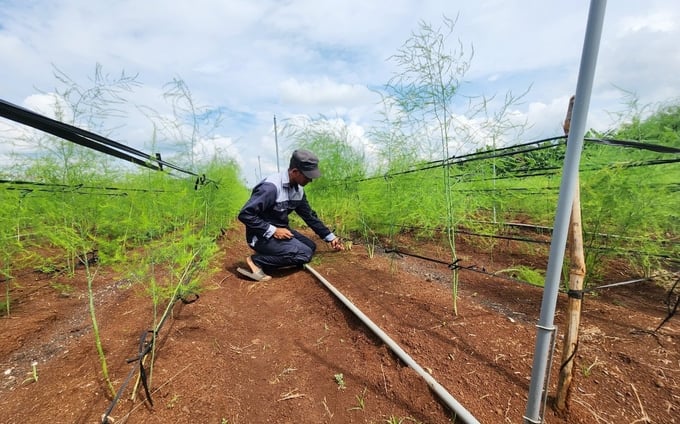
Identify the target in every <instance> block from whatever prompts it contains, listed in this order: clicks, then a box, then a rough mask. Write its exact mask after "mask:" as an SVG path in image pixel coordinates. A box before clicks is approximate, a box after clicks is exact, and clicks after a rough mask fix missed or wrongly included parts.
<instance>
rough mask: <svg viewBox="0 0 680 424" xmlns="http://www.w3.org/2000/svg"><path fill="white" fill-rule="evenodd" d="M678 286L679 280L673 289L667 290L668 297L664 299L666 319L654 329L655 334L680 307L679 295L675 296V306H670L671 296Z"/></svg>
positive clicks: (679, 279)
mask: <svg viewBox="0 0 680 424" xmlns="http://www.w3.org/2000/svg"><path fill="white" fill-rule="evenodd" d="M678 284H680V278H678V279H677V280H675V283H674V284H673V287H671V288H670V290H668V296H667V297H666V308H667V309H668V315H667V316H666V318H664V320H663V321H661V323H660V324H659V326H658V327H656V329H655V330H654V332H655V333H656V332H657V331H659V329H660V328H661V327H662V326H663V325H664V324H665V323H667V322H668V320H669V319H671V318H672V317H673V316H674V315H675V314H676V313H677V312H678V307H679V306H680V293H679V294H677V295H676V298H675V304H674V305H673V306H671V303H673V300H672V298H673V294H674V293H675V289H676V287H678Z"/></svg>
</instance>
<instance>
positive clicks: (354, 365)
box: [0, 229, 680, 424]
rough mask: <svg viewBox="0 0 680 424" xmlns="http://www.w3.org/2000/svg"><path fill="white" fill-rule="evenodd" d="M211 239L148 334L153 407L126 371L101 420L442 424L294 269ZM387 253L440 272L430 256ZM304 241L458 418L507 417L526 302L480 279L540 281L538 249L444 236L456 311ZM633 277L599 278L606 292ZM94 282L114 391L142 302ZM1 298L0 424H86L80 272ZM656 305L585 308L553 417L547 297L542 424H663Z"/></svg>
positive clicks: (423, 396)
mask: <svg viewBox="0 0 680 424" xmlns="http://www.w3.org/2000/svg"><path fill="white" fill-rule="evenodd" d="M220 243H221V246H222V252H223V255H221V258H220V259H219V262H218V263H216V266H218V267H219V268H220V270H219V272H217V273H216V274H215V275H213V276H212V277H211V278H210V281H209V282H207V283H206V285H205V289H204V290H203V291H202V293H200V298H199V299H198V300H197V301H196V302H194V303H191V304H183V303H181V302H177V303H176V304H175V306H174V308H173V311H172V316H171V317H170V318H169V319H168V320H167V321H166V322H165V324H164V325H163V327H162V329H161V331H160V333H159V335H158V343H157V349H156V353H155V356H154V358H153V363H154V367H153V374H152V377H151V381H150V384H151V387H150V390H151V400H152V401H153V406H151V405H150V403H149V402H148V401H147V400H146V397H145V395H144V391H143V389H142V388H141V387H140V388H139V389H138V390H137V392H136V397H135V399H134V400H133V399H131V394H132V389H133V386H134V384H135V380H136V378H135V377H136V374H137V373H136V371H135V373H134V376H133V378H132V379H131V380H130V383H129V384H128V386H127V387H126V389H125V390H123V395H122V397H121V398H120V400H119V401H118V402H117V404H116V405H115V407H114V409H113V411H112V412H111V414H110V416H111V418H112V419H113V420H114V421H115V422H116V423H123V422H127V423H215V424H226V423H229V424H244V423H398V422H401V423H449V422H455V421H454V418H452V413H451V411H449V410H448V409H447V408H446V406H445V405H444V403H443V402H442V401H441V400H440V399H439V397H438V396H437V395H436V394H435V392H434V391H432V390H431V389H430V388H429V387H428V385H427V384H426V383H425V381H424V379H423V378H422V377H421V376H420V375H418V374H417V373H416V372H415V371H414V370H413V369H411V368H410V367H408V366H406V365H405V364H404V362H403V361H402V360H400V359H399V358H398V356H397V355H395V354H394V353H393V352H392V351H391V350H390V349H389V348H388V347H387V346H386V345H385V343H383V342H382V341H381V340H380V338H378V337H377V336H376V335H374V334H373V332H372V331H370V330H369V328H368V327H367V326H366V325H364V324H363V323H362V322H361V321H360V320H359V319H358V318H357V317H356V316H355V315H354V314H353V313H351V312H350V311H349V309H348V308H347V307H345V306H344V305H343V304H342V303H341V302H340V301H339V300H337V298H336V297H335V296H334V295H333V294H332V293H331V292H330V291H329V290H328V289H327V288H326V287H325V286H324V285H322V284H321V283H320V282H319V281H318V280H317V279H316V278H315V277H314V276H313V275H312V274H311V273H310V272H308V271H306V270H302V269H289V270H284V271H280V272H277V273H276V274H274V278H273V279H272V280H271V281H268V282H266V283H253V282H251V281H248V280H246V279H245V278H244V277H242V276H241V275H240V274H238V273H237V272H236V267H237V266H242V265H243V260H244V258H245V256H246V255H248V254H250V251H249V249H248V247H247V246H246V245H245V242H244V241H243V234H242V231H240V230H238V229H237V230H233V231H230V232H228V233H227V234H226V235H225V237H223V238H222V239H221V240H220ZM399 243H400V248H401V249H402V250H404V251H408V252H411V253H416V254H418V255H421V256H424V257H427V258H439V259H441V260H442V262H446V258H447V249H446V248H445V247H444V245H443V244H442V243H440V242H437V241H434V240H429V241H422V240H421V241H417V240H415V239H413V238H409V237H404V238H403V239H402V240H400V242H399ZM319 244H320V245H319V251H318V252H317V255H316V257H315V259H314V260H313V262H312V263H311V266H312V267H313V268H314V269H315V270H316V271H318V272H319V273H320V274H322V275H323V276H324V278H325V279H326V280H328V281H329V282H330V283H331V284H332V285H333V286H334V287H335V288H336V289H337V290H339V291H340V292H342V293H343V294H344V296H346V297H347V298H348V299H350V300H351V301H352V302H353V304H354V305H355V306H356V307H357V308H358V309H360V310H361V311H362V312H363V313H364V314H365V315H366V316H367V317H368V318H370V320H371V321H373V322H374V323H375V324H376V325H377V326H378V327H380V328H381V329H382V330H383V331H384V332H385V333H386V334H387V335H388V336H389V337H390V338H391V339H392V340H394V341H395V342H396V343H397V344H398V345H399V346H400V347H401V348H402V349H403V350H404V351H405V352H406V353H407V354H408V355H409V356H410V357H411V358H413V360H414V361H415V362H416V363H417V364H419V365H420V366H421V367H423V369H425V370H426V371H427V372H428V373H429V374H431V375H432V376H433V377H434V379H435V380H436V381H437V382H438V383H439V384H441V385H442V386H443V387H445V388H446V390H447V391H448V392H449V393H450V394H451V395H452V396H453V397H454V398H455V399H456V400H457V401H458V402H459V403H460V404H461V405H462V406H463V407H464V408H465V409H467V410H468V411H469V412H470V413H471V414H472V415H473V416H475V417H476V418H477V419H478V420H479V421H480V422H482V423H521V422H522V421H523V418H522V417H523V414H524V412H525V409H526V404H527V394H528V391H529V382H530V377H531V366H532V361H533V356H534V348H535V346H534V344H535V337H536V331H537V330H536V324H537V323H538V316H539V312H540V308H541V299H542V295H543V291H542V289H541V288H537V287H534V286H530V285H526V284H520V283H517V282H514V281H511V280H508V279H503V278H499V277H498V276H493V275H492V274H493V273H495V272H497V271H499V270H504V269H508V268H512V267H514V266H516V265H520V264H521V265H527V266H532V267H535V268H537V269H545V266H546V263H547V246H546V248H543V247H540V248H535V249H532V250H529V249H527V248H526V247H525V246H520V245H517V244H514V243H513V242H510V241H508V242H502V243H498V244H497V245H496V246H494V247H493V249H491V251H492V253H491V254H489V253H488V252H485V251H483V250H485V249H479V248H475V247H473V246H472V245H470V244H468V243H467V241H466V240H460V241H459V242H458V252H459V256H460V257H461V258H462V260H461V262H460V265H462V266H464V267H470V266H473V265H474V270H473V269H461V270H460V288H459V293H458V301H457V305H458V315H456V314H454V311H453V306H452V292H451V289H450V287H449V282H450V276H451V271H450V270H449V269H448V267H447V266H446V264H445V263H444V264H442V263H438V262H433V261H428V260H425V259H422V258H417V257H412V256H399V255H395V254H394V253H385V252H384V251H383V250H381V249H380V247H379V246H377V247H376V250H375V254H374V255H369V251H370V249H367V248H368V247H370V246H365V245H361V244H357V243H355V244H354V246H353V248H352V249H351V250H348V251H345V252H333V251H331V250H329V249H328V248H327V247H326V246H325V245H324V243H321V242H319ZM480 271H481V272H480ZM633 277H635V276H634V275H630V273H629V271H627V270H626V269H625V268H624V267H621V266H617V267H611V268H610V269H609V270H608V272H607V275H606V277H605V282H609V283H611V282H617V281H625V280H627V279H629V278H633ZM5 284H7V282H4V283H0V286H2V288H3V292H4V285H5ZM95 286H96V287H95V289H96V296H95V304H96V313H97V319H98V322H99V326H100V331H101V337H102V341H103V346H104V349H105V352H106V359H107V363H108V370H109V374H110V376H111V380H112V383H113V386H114V388H115V389H116V390H119V389H120V388H121V387H122V386H123V384H124V382H125V381H126V379H127V377H128V375H130V373H131V372H132V370H133V369H136V370H137V369H139V363H138V362H131V363H130V362H127V359H131V358H135V357H136V355H137V351H138V345H139V339H140V337H141V336H142V335H143V334H144V332H145V331H146V330H148V329H151V328H152V327H153V304H152V302H151V299H150V297H149V295H148V293H146V292H145V290H144V289H143V288H142V286H141V285H140V284H133V283H131V280H129V279H128V278H127V276H126V275H125V271H124V270H114V269H108V268H104V267H102V268H100V269H99V270H98V273H97V277H96V280H95ZM10 287H11V291H10V293H11V296H12V304H11V305H12V310H11V315H10V316H9V317H7V316H2V317H0V328H1V329H2V342H1V343H0V372H2V374H0V422H2V423H6V424H14V423H16V424H19V423H21V424H24V423H97V422H101V417H102V415H103V414H104V412H105V411H106V410H107V409H108V408H109V407H110V406H111V405H112V400H113V396H112V395H111V393H109V391H108V389H107V386H106V384H105V382H104V379H103V377H102V368H101V366H100V362H99V356H98V355H97V351H96V348H95V343H94V337H93V334H92V325H91V321H90V317H89V314H88V299H87V295H86V293H87V291H86V288H87V284H86V281H85V278H84V276H83V270H82V269H79V270H77V272H76V274H75V275H74V276H72V277H69V276H68V275H66V274H64V273H61V274H41V273H37V272H34V271H32V270H26V271H25V272H17V277H16V278H15V279H14V280H12V281H11V286H10ZM666 296H667V291H666V289H664V288H663V287H660V286H659V285H657V284H655V283H654V282H651V281H647V282H642V283H636V284H630V285H625V286H619V287H614V288H611V289H606V290H602V291H598V292H596V293H594V294H588V295H586V297H585V300H584V303H583V313H582V323H581V331H580V343H579V346H578V350H577V354H576V357H575V366H574V380H573V383H572V387H571V390H570V396H569V400H568V410H567V411H566V412H563V413H557V412H555V409H554V408H553V407H552V403H553V396H554V394H555V389H556V385H557V376H558V374H559V367H560V360H561V351H562V339H563V334H564V329H565V322H564V317H565V308H566V304H567V297H566V295H564V294H560V296H559V299H558V304H557V314H556V317H555V322H556V325H557V327H558V337H557V339H558V342H557V345H556V351H555V355H554V358H553V360H552V367H551V378H550V383H549V399H548V401H547V403H548V406H547V408H546V411H545V417H544V420H545V422H546V423H617V424H618V423H644V422H649V423H676V422H678V423H680V348H679V341H680V318H678V317H677V316H675V317H673V318H671V319H670V320H669V321H668V322H667V323H666V324H665V325H664V326H663V327H662V328H661V329H659V330H658V331H656V332H654V330H655V329H656V327H657V326H658V325H659V324H660V323H661V321H662V320H663V319H664V318H665V317H666V316H667V305H666V304H665V303H664V301H666ZM161 306H164V305H161ZM160 313H162V311H160ZM150 359H151V358H147V360H146V361H145V363H146V366H147V371H148V366H149V364H150V362H151V361H150ZM32 364H35V365H34V366H33V365H32ZM34 369H35V372H34V371H33V370H34Z"/></svg>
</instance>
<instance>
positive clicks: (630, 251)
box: [376, 222, 680, 263]
mask: <svg viewBox="0 0 680 424" xmlns="http://www.w3.org/2000/svg"><path fill="white" fill-rule="evenodd" d="M376 224H377V225H382V226H385V227H390V226H396V227H399V228H401V229H402V230H404V229H406V230H425V229H426V228H425V227H415V226H409V225H402V224H400V225H397V224H389V223H384V222H382V223H381V222H378V223H376ZM543 228H544V229H549V227H543ZM550 231H552V230H550ZM455 233H459V234H465V235H470V236H474V237H486V238H494V239H501V240H512V241H521V242H526V243H536V244H550V243H551V241H550V240H536V239H532V238H524V237H514V236H499V235H493V234H480V233H474V232H472V231H467V230H459V229H456V230H455ZM609 237H613V236H612V235H609ZM662 243H672V244H676V242H671V241H664V242H662ZM589 249H594V250H600V251H609V252H614V253H617V254H621V255H635V256H639V255H643V256H649V257H654V258H659V259H663V260H667V261H669V262H674V263H675V262H680V258H674V257H672V256H669V255H663V254H659V253H651V252H642V251H640V250H634V249H620V248H614V247H602V246H590V247H589Z"/></svg>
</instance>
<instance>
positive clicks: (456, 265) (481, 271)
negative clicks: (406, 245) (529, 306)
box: [385, 248, 542, 288]
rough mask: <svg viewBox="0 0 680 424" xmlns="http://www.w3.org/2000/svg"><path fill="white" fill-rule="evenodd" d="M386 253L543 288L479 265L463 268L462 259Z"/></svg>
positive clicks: (396, 249)
mask: <svg viewBox="0 0 680 424" xmlns="http://www.w3.org/2000/svg"><path fill="white" fill-rule="evenodd" d="M385 253H395V254H397V255H403V256H411V257H414V258H418V259H422V260H425V261H429V262H434V263H438V264H442V265H446V266H447V267H448V268H449V269H450V270H452V271H453V270H458V269H461V270H465V271H471V272H476V273H478V274H484V275H487V276H490V277H496V278H500V279H503V280H508V281H512V282H515V283H520V284H526V285H529V286H532V287H536V288H542V287H540V286H537V285H535V284H531V283H530V282H528V281H524V280H520V279H517V278H512V277H507V276H505V275H502V274H498V273H493V272H488V271H487V270H486V269H485V268H482V269H479V268H478V267H477V265H469V266H462V265H460V261H461V259H460V258H458V259H456V260H455V261H454V262H447V261H443V260H441V259H435V258H429V257H427V256H421V255H417V254H415V253H409V252H405V251H403V250H399V249H398V248H391V249H385Z"/></svg>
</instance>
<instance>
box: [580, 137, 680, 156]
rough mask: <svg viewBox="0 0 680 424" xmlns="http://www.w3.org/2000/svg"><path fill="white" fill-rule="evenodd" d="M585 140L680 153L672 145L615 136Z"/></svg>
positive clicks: (658, 151) (609, 144)
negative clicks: (621, 138) (616, 137)
mask: <svg viewBox="0 0 680 424" xmlns="http://www.w3.org/2000/svg"><path fill="white" fill-rule="evenodd" d="M583 140H584V141H587V142H590V143H596V144H604V145H608V146H620V147H631V148H635V149H638V150H650V151H652V152H657V153H675V154H678V153H680V149H678V148H676V147H671V146H664V145H661V144H651V143H644V142H641V141H633V140H617V139H614V138H588V137H586V138H584V139H583Z"/></svg>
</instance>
